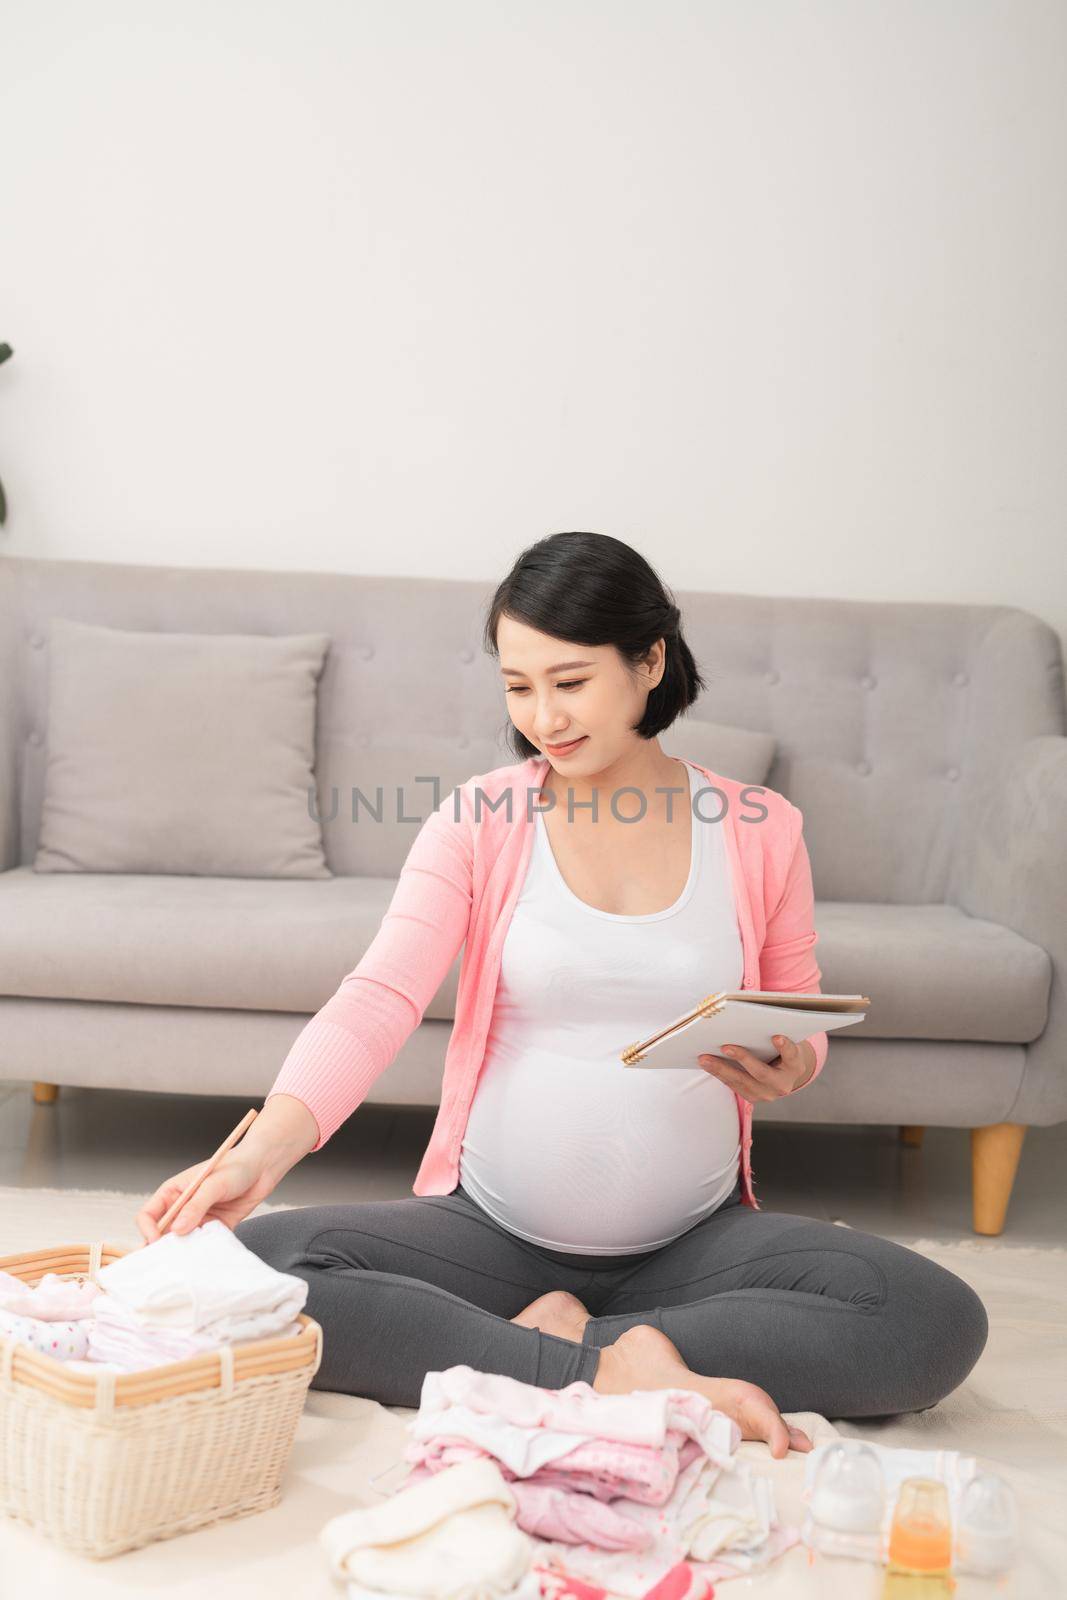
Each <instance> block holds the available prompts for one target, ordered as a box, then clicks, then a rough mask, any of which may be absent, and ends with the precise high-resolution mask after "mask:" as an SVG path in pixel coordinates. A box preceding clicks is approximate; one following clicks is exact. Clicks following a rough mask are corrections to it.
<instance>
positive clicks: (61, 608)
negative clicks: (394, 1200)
mask: <svg viewBox="0 0 1067 1600" xmlns="http://www.w3.org/2000/svg"><path fill="white" fill-rule="evenodd" d="M490 592H491V586H490V585H480V584H477V583H469V582H449V581H442V580H436V579H435V580H426V579H402V578H379V577H358V576H343V575H333V574H326V573H288V572H285V573H283V572H279V573H267V572H255V571H250V572H243V571H230V570H198V569H195V568H190V569H185V568H162V567H150V566H119V565H106V564H98V563H89V562H59V561H56V562H51V561H32V560H11V559H8V560H4V561H0V1075H2V1076H3V1077H4V1078H7V1079H25V1080H29V1081H30V1082H33V1083H34V1085H35V1094H36V1096H37V1098H38V1100H40V1101H42V1102H47V1101H48V1100H49V1099H50V1098H53V1097H54V1095H55V1093H56V1092H57V1088H56V1086H58V1085H61V1084H78V1085H83V1086H85V1085H89V1086H93V1085H96V1086H102V1087H123V1088H130V1087H135V1088H138V1089H144V1090H149V1091H150V1090H168V1091H174V1090H178V1091H183V1092H189V1093H198V1094H230V1095H239V1096H248V1097H252V1098H254V1099H256V1100H257V1101H258V1100H260V1099H261V1098H262V1096H263V1095H264V1094H265V1093H266V1091H267V1090H268V1088H269V1087H270V1085H271V1083H272V1082H273V1080H274V1077H275V1075H276V1073H277V1070H278V1068H279V1066H280V1064H281V1062H282V1060H283V1058H284V1056H285V1054H286V1052H287V1050H288V1048H289V1046H290V1045H291V1043H292V1042H293V1040H294V1039H295V1038H296V1035H297V1034H298V1032H299V1031H300V1029H301V1028H302V1026H303V1025H304V1022H305V1021H306V1019H307V1018H308V1017H309V1016H310V1015H312V1014H313V1013H314V1012H315V1011H316V1010H317V1009H318V1008H319V1007H320V1006H321V1005H322V1004H323V1003H324V1002H325V1001H326V1000H327V999H328V998H329V996H330V995H331V994H332V993H333V991H334V989H335V988H336V986H337V984H338V983H339V982H340V980H341V978H342V977H343V976H344V974H345V973H346V972H348V971H350V970H351V968H352V967H353V966H354V965H355V963H356V961H357V960H358V959H359V957H360V955H361V954H362V952H363V950H364V949H365V948H366V946H367V944H368V943H369V942H370V940H371V939H372V938H373V936H374V933H375V931H376V930H377V927H378V925H379V922H380V920H381V917H382V914H383V912H384V911H385V909H386V907H387V905H388V903H389V900H390V897H391V894H392V889H393V885H394V882H395V879H396V875H397V873H398V871H399V869H400V866H401V864H402V862H403V860H404V858H405V855H406V853H407V850H408V848H409V846H410V843H411V841H412V839H413V838H414V835H415V832H416V831H417V829H418V825H419V821H420V820H421V819H422V817H424V816H425V815H426V814H427V812H428V810H429V808H430V804H431V803H432V800H431V789H430V785H429V784H428V783H423V784H421V785H420V784H418V783H417V779H418V778H420V777H421V778H424V779H426V778H430V777H432V776H436V777H437V778H438V779H439V780H440V782H441V785H442V788H441V793H442V794H444V793H447V792H448V791H449V789H450V788H451V787H453V785H455V784H456V783H459V782H462V781H463V780H464V779H466V778H467V777H469V776H471V775H472V774H475V773H480V772H485V771H487V770H489V769H491V768H492V767H495V766H499V765H500V764H501V763H502V762H504V761H506V760H509V759H510V757H509V756H508V754H507V752H506V748H505V746H504V743H503V729H504V725H505V719H506V712H505V709H504V703H503V696H502V694H501V691H500V687H499V680H498V678H497V676H496V668H495V664H494V663H492V662H491V661H490V660H489V659H488V658H486V657H485V656H484V655H483V653H482V650H481V627H482V621H483V613H484V607H485V603H486V601H487V600H488V597H489V594H490ZM678 599H679V603H680V604H681V605H682V607H683V614H684V617H685V620H686V627H687V634H688V637H689V639H690V641H691V643H692V646H693V648H694V651H695V653H696V656H697V659H698V661H699V662H700V663H701V666H702V668H703V669H705V671H706V675H707V677H708V679H709V682H710V683H711V685H712V687H711V688H710V690H709V691H708V692H707V693H706V695H705V696H704V699H703V700H702V702H701V704H700V706H699V707H697V708H694V714H693V717H692V718H687V719H685V720H684V721H682V722H680V723H677V724H676V725H675V727H674V728H672V729H671V730H670V732H669V734H666V735H664V737H663V740H662V743H663V746H664V748H665V749H666V750H667V751H668V753H670V754H676V755H690V756H691V757H692V759H695V760H698V761H705V764H712V765H713V763H711V762H709V761H707V760H706V757H705V755H704V754H703V753H702V751H701V748H700V747H699V736H700V721H699V719H700V717H701V716H703V717H706V718H707V719H710V720H714V721H716V722H720V723H729V724H732V725H734V726H737V727H741V728H750V729H755V730H759V731H762V732H767V733H771V734H773V735H774V737H775V739H776V741H777V742H776V754H775V759H774V763H773V766H772V767H771V770H770V773H769V775H768V779H767V782H768V784H769V786H770V787H771V788H773V789H777V790H779V791H780V792H781V793H783V794H785V795H787V796H788V797H789V798H790V799H791V800H792V801H793V802H794V803H795V804H796V805H798V806H799V807H800V808H801V810H802V812H803V815H804V831H805V838H806V841H807V845H808V850H809V853H810V856H811V861H812V870H813V875H814V882H815V891H816V900H817V904H816V919H815V920H816V927H817V930H818V933H819V945H818V951H817V954H818V960H819V964H820V966H821V969H822V974H823V988H824V989H825V990H828V991H843V992H847V993H864V994H869V995H870V996H871V997H872V1005H871V1009H870V1012H869V1015H868V1017H867V1019H866V1021H865V1022H863V1023H862V1024H860V1025H859V1026H857V1027H855V1028H852V1029H849V1030H848V1031H847V1033H845V1034H843V1035H841V1036H839V1037H837V1038H834V1039H832V1041H831V1046H830V1056H829V1059H828V1062H827V1066H826V1069H825V1071H824V1072H823V1073H822V1075H821V1077H820V1078H819V1080H818V1081H817V1082H816V1083H815V1084H813V1085H812V1087H811V1088H810V1089H809V1090H806V1091H805V1092H804V1093H803V1094H802V1095H798V1096H797V1097H796V1098H795V1099H794V1098H788V1097H787V1098H785V1099H783V1100H779V1101H775V1102H771V1103H769V1104H766V1105H762V1106H759V1107H758V1108H757V1111H756V1116H757V1118H759V1119H760V1120H766V1121H775V1122H823V1123H867V1124H871V1123H874V1124H879V1123H881V1124H894V1125H896V1126H897V1127H898V1128H900V1129H901V1137H903V1138H904V1139H905V1140H909V1141H911V1142H916V1141H917V1140H918V1139H919V1138H921V1132H922V1128H923V1127H924V1126H925V1125H937V1126H944V1127H956V1128H969V1129H971V1142H972V1157H973V1174H974V1226H975V1228H976V1230H977V1231H978V1232H981V1233H987V1234H995V1233H999V1232H1000V1231H1001V1230H1002V1228H1003V1225H1004V1219H1005V1214H1006V1209H1007V1204H1008V1199H1009V1196H1010V1193H1011V1186H1012V1182H1013V1179H1014V1175H1015V1170H1016V1165H1017V1162H1018V1159H1019V1154H1020V1150H1021V1146H1022V1142H1023V1136H1024V1134H1025V1130H1026V1127H1027V1126H1028V1125H1029V1124H1035V1125H1048V1124H1050V1123H1055V1122H1058V1121H1060V1120H1062V1119H1063V1118H1065V1117H1067V988H1065V980H1067V738H1065V737H1064V733H1065V704H1064V684H1063V658H1062V653H1061V650H1060V645H1059V640H1058V638H1057V636H1056V634H1055V633H1054V632H1053V631H1052V629H1051V628H1049V627H1048V626H1047V625H1046V624H1045V623H1043V622H1042V621H1040V620H1039V619H1038V618H1037V617H1035V616H1032V615H1030V614H1029V613H1027V612H1024V611H1020V610H1017V609H1013V608H1010V607H1005V606H965V605H930V604H896V603H894V604H889V603H886V604H882V603H876V602H858V601H836V600H809V599H789V598H762V597H756V596H750V595H733V594H705V593H685V592H680V593H679V594H678ZM54 617H67V618H73V619H75V620H80V621H83V622H91V623H97V624H103V625H105V626H109V627H113V628H126V629H138V630H146V629H147V630H163V631H183V632H226V633H266V634H283V633H304V632H309V631H319V630H321V631H324V632H326V633H328V634H329V635H330V637H331V640H332V643H331V646H330V651H329V655H328V657H327V661H326V667H325V670H324V673H323V676H322V679H321V682H320V685H319V693H318V702H317V729H316V750H317V756H316V780H317V783H318V786H319V807H320V811H321V815H322V816H323V819H324V820H323V834H324V841H325V850H326V858H327V861H328V864H329V866H330V868H331V870H332V872H333V873H334V874H335V876H333V877H331V878H328V879H320V880H308V881H302V880H293V879H248V878H195V877H176V876H166V875H157V876H126V875H121V874H79V873H56V874H43V873H36V872H34V870H33V868H32V866H31V863H32V861H33V857H34V851H35V846H36V838H37V831H38V824H39V818H40V808H41V796H42V788H43V779H44V771H45V756H46V748H45V735H46V728H47V689H48V672H47V667H48V640H49V625H50V621H51V619H52V618H54ZM379 785H381V786H383V790H384V793H385V795H386V796H389V795H390V794H391V793H393V792H394V786H397V785H400V786H403V792H404V794H405V796H409V797H410V796H416V797H419V796H421V797H423V798H422V799H420V800H417V802H416V803H415V804H411V802H410V800H409V801H408V803H407V804H406V806H405V810H404V813H403V815H404V817H406V818H410V820H400V819H398V818H397V815H396V808H395V807H393V809H392V810H390V808H389V806H388V805H387V806H386V807H385V820H384V821H383V822H382V823H381V824H376V825H374V826H372V827H368V826H367V822H366V816H365V814H363V815H362V820H361V821H358V822H353V820H352V808H351V805H350V803H349V802H350V799H351V795H352V791H353V789H354V788H356V787H358V788H360V789H362V791H363V793H364V794H365V795H369V796H373V793H374V791H375V789H376V788H377V787H378V786H379ZM334 790H336V791H337V797H338V803H337V805H336V810H335V807H334ZM461 959H462V952H461V954H460V956H459V957H457V959H456V962H455V964H454V966H453V969H452V970H451V972H450V973H449V975H448V977H447V978H446V980H445V982H444V983H443V984H442V986H441V988H440V990H439V991H438V993H437V996H436V998H435V999H434V1001H433V1002H432V1003H431V1005H430V1006H429V1007H428V1009H427V1012H426V1015H425V1017H424V1019H423V1021H422V1023H421V1024H420V1026H419V1027H418V1028H417V1030H416V1031H415V1032H414V1033H413V1034H412V1035H411V1037H410V1039H409V1040H408V1042H407V1043H406V1044H405V1046H404V1048H403V1049H402V1051H401V1052H400V1054H399V1056H398V1057H397V1059H396V1061H395V1062H394V1063H393V1065H392V1066H391V1067H390V1069H389V1071H388V1072H387V1073H386V1074H384V1076H383V1077H382V1078H380V1079H379V1080H378V1082H377V1084H376V1085H375V1087H374V1090H373V1091H372V1094H371V1096H370V1098H371V1099H372V1100H375V1101H379V1102H384V1103H389V1104H412V1105H426V1106H432V1105H434V1104H436V1102H437V1097H438V1089H439V1083H440V1075H441V1069H442V1064H443V1060H444V1053H445V1046H446V1042H447V1038H448V1033H449V1029H450V1025H451V1018H452V1015H453V1004H454V1001H455V995H456V983H457V979H458V974H459V968H460V962H461ZM43 1114H47V1113H43Z"/></svg>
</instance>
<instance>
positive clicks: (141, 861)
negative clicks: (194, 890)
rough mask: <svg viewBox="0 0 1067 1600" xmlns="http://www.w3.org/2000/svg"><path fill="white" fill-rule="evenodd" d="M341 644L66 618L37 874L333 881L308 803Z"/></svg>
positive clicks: (55, 649) (57, 662)
mask: <svg viewBox="0 0 1067 1600" xmlns="http://www.w3.org/2000/svg"><path fill="white" fill-rule="evenodd" d="M329 643H330V640H329V635H328V634H324V633H312V634H295V635H288V636H284V635H283V636H274V635H270V634H210V633H152V632H147V633H143V632H135V631H126V630H124V629H119V628H99V627H95V626H92V625H90V624H87V623H81V622H74V621H71V620H69V619H67V618H62V617H57V618H53V619H52V622H51V627H50V649H49V659H48V679H49V685H48V727H47V737H46V745H47V765H46V768H45V789H44V800H43V804H42V811H41V831H40V838H39V841H38V849H37V855H36V858H35V861H34V867H35V869H36V871H38V872H149V873H164V872H166V873H171V872H173V873H194V874H204V875H209V876H223V875H224V876H234V877H278V878H324V877H326V876H327V875H328V868H327V866H326V860H325V857H324V855H323V849H322V829H321V826H320V824H319V822H318V819H317V817H316V816H315V815H313V814H312V808H311V806H310V805H309V795H310V794H312V793H313V789H314V776H313V767H314V756H315V703H316V686H317V682H318V678H319V675H320V673H321V672H322V668H323V662H324V660H325V657H326V651H327V649H328V647H329Z"/></svg>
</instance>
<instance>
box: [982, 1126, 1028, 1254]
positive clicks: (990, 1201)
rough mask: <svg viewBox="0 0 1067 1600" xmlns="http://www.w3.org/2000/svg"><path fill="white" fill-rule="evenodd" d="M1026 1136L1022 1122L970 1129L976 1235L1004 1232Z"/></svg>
mask: <svg viewBox="0 0 1067 1600" xmlns="http://www.w3.org/2000/svg"><path fill="white" fill-rule="evenodd" d="M1025 1137H1026V1124H1025V1123H1024V1122H994V1123H991V1124H990V1125H989V1126H988V1127H985V1128H972V1129H971V1193H972V1204H973V1216H974V1231H975V1233H1003V1231H1004V1218H1005V1216H1006V1215H1007V1211H1008V1201H1009V1200H1010V1199H1011V1186H1012V1184H1013V1183H1014V1182H1015V1169H1016V1167H1018V1165H1019V1155H1020V1153H1021V1151H1022V1147H1023V1140H1024V1139H1025Z"/></svg>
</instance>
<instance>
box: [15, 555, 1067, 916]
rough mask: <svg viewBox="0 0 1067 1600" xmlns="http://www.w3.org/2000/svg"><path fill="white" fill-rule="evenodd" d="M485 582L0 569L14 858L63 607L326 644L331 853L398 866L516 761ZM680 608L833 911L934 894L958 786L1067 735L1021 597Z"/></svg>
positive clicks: (709, 676)
mask: <svg viewBox="0 0 1067 1600" xmlns="http://www.w3.org/2000/svg"><path fill="white" fill-rule="evenodd" d="M494 583H495V580H494V581H493V582H489V583H485V584H482V583H475V582H465V581H455V580H446V579H431V578H400V577H374V576H362V575H352V574H333V573H307V572H258V571H247V572H246V571H236V570H232V569H211V568H192V567H190V568H182V567H153V566H126V565H117V564H109V563H96V562H67V561H34V560H21V559H11V558H8V559H0V853H2V854H0V864H2V866H3V867H4V868H7V867H11V866H14V865H16V864H17V863H20V862H21V863H28V862H31V861H32V859H33V856H34V852H35V850H36V844H37V830H38V825H39V819H40V809H41V797H42V792H43V784H44V772H45V761H46V754H47V750H46V730H47V705H48V699H47V697H48V637H49V624H50V622H51V619H52V618H53V617H71V618H74V619H76V620H78V621H83V622H92V623H97V624H100V625H103V626H107V627H115V628H134V629H159V630H162V631H181V632H194V633H197V632H203V633H270V634H281V633H306V632H310V631H317V630H320V629H321V630H324V631H325V632H327V633H329V634H330V636H331V639H332V640H333V643H332V645H331V648H330V651H329V654H328V657H327V662H326V667H325V670H324V673H323V677H322V680H321V683H320V686H319V701H318V724H317V741H316V742H317V767H316V777H317V781H318V791H319V792H318V796H317V797H315V798H313V800H312V803H313V804H316V805H317V808H318V810H319V813H320V815H321V816H322V818H323V833H324V838H325V844H326V855H327V860H328V862H329V865H330V867H331V868H332V870H333V871H334V872H338V873H342V874H353V873H357V874H368V875H372V876H383V877H392V876H395V874H396V873H397V872H398V871H399V869H400V867H401V865H402V863H403V861H404V858H405V856H406V854H407V851H408V849H409V848H410V845H411V841H412V839H413V838H414V836H415V833H416V832H417V830H418V827H419V824H420V822H421V821H422V820H423V819H424V818H425V816H426V815H427V814H428V812H429V811H430V809H431V807H432V805H433V803H434V800H435V798H439V797H440V796H443V795H446V794H448V792H449V791H450V790H451V789H452V788H453V787H454V786H455V785H456V784H457V783H460V782H462V781H464V780H465V779H466V778H468V777H471V776H472V775H474V774H478V773H482V772H487V771H489V770H491V769H492V768H493V767H496V766H499V765H501V764H502V763H503V762H505V761H509V760H513V759H514V757H513V756H511V755H510V754H509V753H508V750H507V746H506V743H505V740H504V734H505V730H506V727H507V722H508V718H507V708H506V704H505V700H504V694H503V688H502V684H501V680H500V678H499V672H498V668H497V665H496V663H495V662H494V661H492V660H491V659H490V658H489V657H488V656H486V655H485V654H484V652H483V651H482V647H481V638H482V628H483V625H484V616H485V609H486V606H487V605H488V602H489V600H490V598H491V595H492V592H493V588H494ZM676 598H677V601H678V604H679V605H680V606H681V608H682V614H683V621H684V625H685V629H686V637H687V638H688V640H689V642H690V645H691V647H692V649H693V652H694V654H695V656H696V659H697V662H698V664H699V666H700V668H701V671H702V673H703V675H704V676H705V678H706V680H707V683H708V688H707V690H706V691H705V693H704V694H703V695H702V697H701V699H700V701H699V702H698V704H697V705H696V706H694V708H693V710H692V712H691V713H690V719H692V720H694V721H696V722H700V721H702V720H706V721H714V722H721V723H730V724H733V725H736V726H738V727H744V728H752V729H755V730H758V731H761V732H769V733H771V734H773V735H774V737H775V739H776V740H777V753H776V756H775V760H774V764H773V766H772V768H771V771H770V773H769V776H768V780H767V781H768V784H769V786H770V787H771V788H773V789H777V790H778V791H780V792H781V793H782V794H785V795H787V796H788V798H789V799H790V800H792V801H793V802H794V804H796V805H797V806H799V807H800V809H801V811H802V812H803V814H804V837H805V840H806V842H807V846H808V851H809V854H810V856H811V861H812V871H813V875H814V881H815V891H816V896H817V897H818V898H819V899H821V900H854V901H882V902H895V903H898V904H908V903H928V902H938V901H941V900H942V899H943V898H944V896H945V889H946V884H947V882H948V878H949V872H950V868H951V861H952V851H953V845H954V841H955V839H956V837H957V834H958V830H959V826H960V820H961V807H962V805H963V804H964V799H963V797H964V796H965V795H968V794H969V795H971V796H972V797H973V795H974V792H975V790H976V787H977V788H980V787H981V786H982V785H983V784H986V783H989V782H994V781H998V775H999V777H1000V779H1001V781H1002V780H1003V774H1004V773H1005V771H1010V762H1011V753H1012V750H1013V749H1016V748H1017V747H1018V746H1019V745H1020V744H1021V743H1023V742H1024V741H1025V740H1027V739H1029V738H1032V737H1035V736H1037V735H1039V734H1047V733H1063V732H1064V730H1065V727H1067V715H1065V705H1064V685H1063V655H1062V651H1061V647H1060V642H1059V638H1058V636H1057V635H1056V633H1055V632H1054V631H1053V629H1052V628H1050V627H1049V626H1048V625H1047V624H1046V623H1044V622H1043V621H1041V620H1040V619H1039V618H1038V617H1036V616H1033V615H1032V614H1030V613H1029V612H1025V611H1021V610H1019V609H1017V608H1014V607H1009V606H970V605H942V604H928V603H922V602H918V603H914V604H910V603H900V602H884V603H883V602H877V601H855V600H823V599H804V598H799V599H795V598H791V597H790V598H786V597H765V596H756V595H739V594H711V593H687V592H685V591H682V590H676ZM690 719H682V720H681V721H679V722H678V723H676V724H675V725H674V727H673V728H671V729H670V730H669V731H668V732H667V733H665V734H664V735H663V736H662V738H661V743H662V745H663V748H664V749H665V750H666V751H667V752H668V753H669V754H671V755H677V756H689V757H691V759H693V760H697V761H701V762H702V763H703V764H705V765H712V766H714V762H713V761H710V760H708V759H707V758H705V756H704V755H703V754H702V753H700V752H698V750H697V749H696V748H694V745H695V743H696V742H697V741H696V738H695V735H696V730H695V729H693V728H690V729H689V730H688V731H689V734H690V739H691V741H692V742H691V743H687V739H686V733H687V722H688V721H689V720H690ZM702 749H703V745H702V744H701V750H702ZM420 778H421V779H424V780H434V779H436V780H437V783H438V784H439V785H440V787H439V789H437V790H435V789H434V787H433V783H432V781H424V782H419V781H418V780H419V779H420ZM379 787H380V788H381V789H382V791H383V793H382V796H381V820H380V821H377V820H375V819H374V817H373V816H372V812H371V809H370V808H371V807H374V806H375V805H376V803H377V801H378V793H377V791H378V789H379ZM398 788H399V791H400V793H399V796H398V794H397V790H398ZM356 790H361V791H362V793H363V796H365V797H366V800H365V801H363V800H361V799H360V797H359V795H358V794H357V795H356V796H355V800H356V804H355V815H356V819H357V820H353V793H354V791H356ZM398 801H399V803H398Z"/></svg>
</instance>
